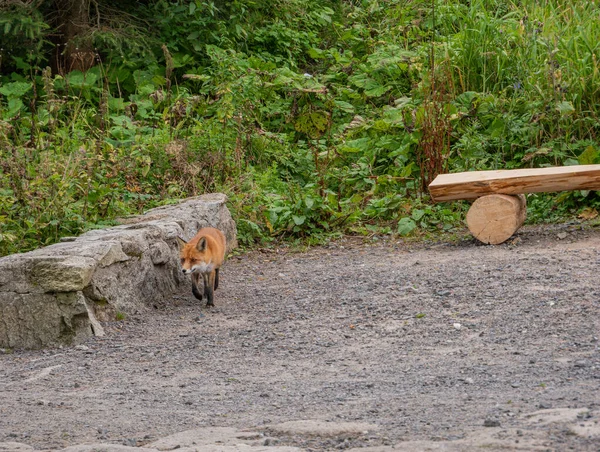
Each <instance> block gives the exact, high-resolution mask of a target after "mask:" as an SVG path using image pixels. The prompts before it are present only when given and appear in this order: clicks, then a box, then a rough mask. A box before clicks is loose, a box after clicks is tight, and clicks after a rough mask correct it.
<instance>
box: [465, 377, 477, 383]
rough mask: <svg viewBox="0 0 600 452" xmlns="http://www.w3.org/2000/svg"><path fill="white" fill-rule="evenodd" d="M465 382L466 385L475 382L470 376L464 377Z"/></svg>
mask: <svg viewBox="0 0 600 452" xmlns="http://www.w3.org/2000/svg"><path fill="white" fill-rule="evenodd" d="M465 383H466V384H468V385H472V384H473V383H475V380H473V379H472V378H468V377H467V378H465Z"/></svg>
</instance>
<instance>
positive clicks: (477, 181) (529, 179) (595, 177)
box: [429, 165, 600, 202]
mask: <svg viewBox="0 0 600 452" xmlns="http://www.w3.org/2000/svg"><path fill="white" fill-rule="evenodd" d="M565 190H600V165H576V166H555V167H549V168H530V169H516V170H496V171H470V172H465V173H453V174H440V175H439V176H437V177H436V178H435V179H434V181H433V182H432V183H431V184H429V193H430V194H431V197H432V198H433V200H434V201H436V202H440V201H452V200H456V199H475V198H479V197H480V196H485V195H490V194H493V193H500V194H505V195H517V194H523V193H540V192H551V191H565Z"/></svg>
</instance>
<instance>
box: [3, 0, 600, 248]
mask: <svg viewBox="0 0 600 452" xmlns="http://www.w3.org/2000/svg"><path fill="white" fill-rule="evenodd" d="M69 1H70V2H71V3H78V2H80V3H81V4H85V3H86V1H87V0H69ZM66 3H68V2H66V0H61V1H58V0H56V1H54V2H52V1H43V0H39V1H36V0H9V1H7V2H5V3H3V5H2V6H0V254H7V253H10V252H15V251H23V250H28V249H32V248H35V247H38V246H40V245H43V244H48V243H52V242H54V241H56V240H58V239H59V238H60V237H61V236H64V235H74V234H78V233H80V232H81V231H83V230H85V229H89V228H94V227H102V226H104V225H107V224H110V223H111V222H112V221H114V219H115V218H116V217H118V216H123V215H127V214H132V213H137V212H141V211H142V210H143V209H147V208H149V207H152V206H156V205H159V204H163V203H168V202H172V201H175V200H177V199H180V198H183V197H186V196H192V195H197V194H201V193H204V192H208V191H215V190H219V191H224V192H226V193H227V194H228V195H229V196H230V206H231V208H232V209H233V211H234V214H235V217H236V219H237V221H238V228H239V235H240V239H241V241H242V242H243V243H244V244H246V245H250V244H252V243H263V242H265V241H269V240H272V239H274V238H285V237H288V238H299V237H300V238H302V237H305V238H311V239H315V238H316V239H319V238H321V237H324V236H329V235H331V234H340V233H362V234H371V233H398V234H401V235H408V234H411V233H413V232H416V231H419V230H420V231H436V230H452V229H453V228H455V227H456V226H457V225H460V218H461V217H462V213H463V211H464V209H465V206H464V205H462V204H461V203H454V204H441V205H433V204H431V203H430V202H429V198H428V196H427V189H426V187H427V184H428V182H430V181H431V180H432V179H433V177H435V175H436V174H437V173H439V172H443V171H466V170H481V169H500V168H519V167H529V166H545V165H573V164H587V163H598V162H599V161H600V153H599V151H600V146H599V144H598V133H599V132H600V116H599V115H600V72H599V69H598V68H599V65H598V60H599V59H600V25H599V24H600V6H599V5H598V3H597V2H579V1H574V0H573V1H562V0H560V1H559V0H545V1H543V2H538V1H534V0H523V1H520V2H513V1H508V0H472V1H461V0H370V1H344V2H342V1H339V0H338V1H334V0H314V1H313V0H311V1H309V0H265V1H262V2H256V1H251V0H233V1H225V0H221V1H217V0H215V1H202V0H194V1H191V0H177V1H168V0H147V1H145V2H127V1H125V2H119V3H116V2H113V1H110V0H102V1H101V0H98V2H97V3H94V4H95V5H96V6H98V5H100V6H102V7H101V8H88V14H87V16H85V17H83V18H82V19H81V23H80V27H79V28H78V29H77V30H75V31H73V30H70V31H68V30H66V28H65V25H64V24H62V25H61V23H60V18H61V17H63V16H64V15H65V14H66V13H64V14H63V15H62V16H61V15H60V14H53V11H54V12H56V7H57V5H58V6H61V5H62V7H63V9H64V11H71V10H69V9H67V6H64V5H65V4H66ZM69 8H71V6H69ZM64 11H63V12H64ZM69 33H70V34H69ZM57 36H58V37H59V38H60V39H59V38H57ZM90 55H91V58H90ZM597 204H598V198H597V196H596V195H595V194H594V193H587V192H575V193H567V194H560V195H558V196H556V195H555V196H553V197H551V196H549V195H545V196H542V195H538V196H532V197H531V200H530V207H531V209H530V215H531V218H532V219H533V220H534V221H536V220H542V219H544V220H552V219H555V218H556V217H557V216H559V215H564V214H574V213H578V212H579V211H580V210H581V209H585V210H584V213H585V215H586V217H588V218H589V217H593V216H594V215H596V214H595V208H596V206H597Z"/></svg>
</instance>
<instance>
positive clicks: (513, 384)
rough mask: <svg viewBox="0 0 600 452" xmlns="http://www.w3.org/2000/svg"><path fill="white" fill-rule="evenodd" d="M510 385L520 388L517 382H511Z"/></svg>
mask: <svg viewBox="0 0 600 452" xmlns="http://www.w3.org/2000/svg"><path fill="white" fill-rule="evenodd" d="M511 386H512V387H513V388H520V387H521V385H520V384H519V383H511Z"/></svg>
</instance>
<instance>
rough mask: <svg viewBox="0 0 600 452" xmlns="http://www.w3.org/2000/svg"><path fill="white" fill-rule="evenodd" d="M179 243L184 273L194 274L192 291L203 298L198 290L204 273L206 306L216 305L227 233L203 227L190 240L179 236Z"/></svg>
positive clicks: (197, 296)
mask: <svg viewBox="0 0 600 452" xmlns="http://www.w3.org/2000/svg"><path fill="white" fill-rule="evenodd" d="M177 243H178V244H179V256H180V257H181V267H182V269H183V273H184V274H185V275H191V276H192V293H193V294H194V296H195V297H196V298H197V299H198V300H202V294H201V293H200V290H198V283H199V282H200V275H202V278H203V280H204V295H205V296H206V306H214V305H215V303H214V291H215V289H216V288H217V287H218V286H219V268H220V267H221V265H223V260H224V259H225V235H223V233H222V232H221V231H219V230H218V229H215V228H202V229H200V230H199V231H198V234H196V236H195V237H194V238H193V239H192V240H190V241H189V242H186V241H185V240H183V239H181V238H180V237H177Z"/></svg>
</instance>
